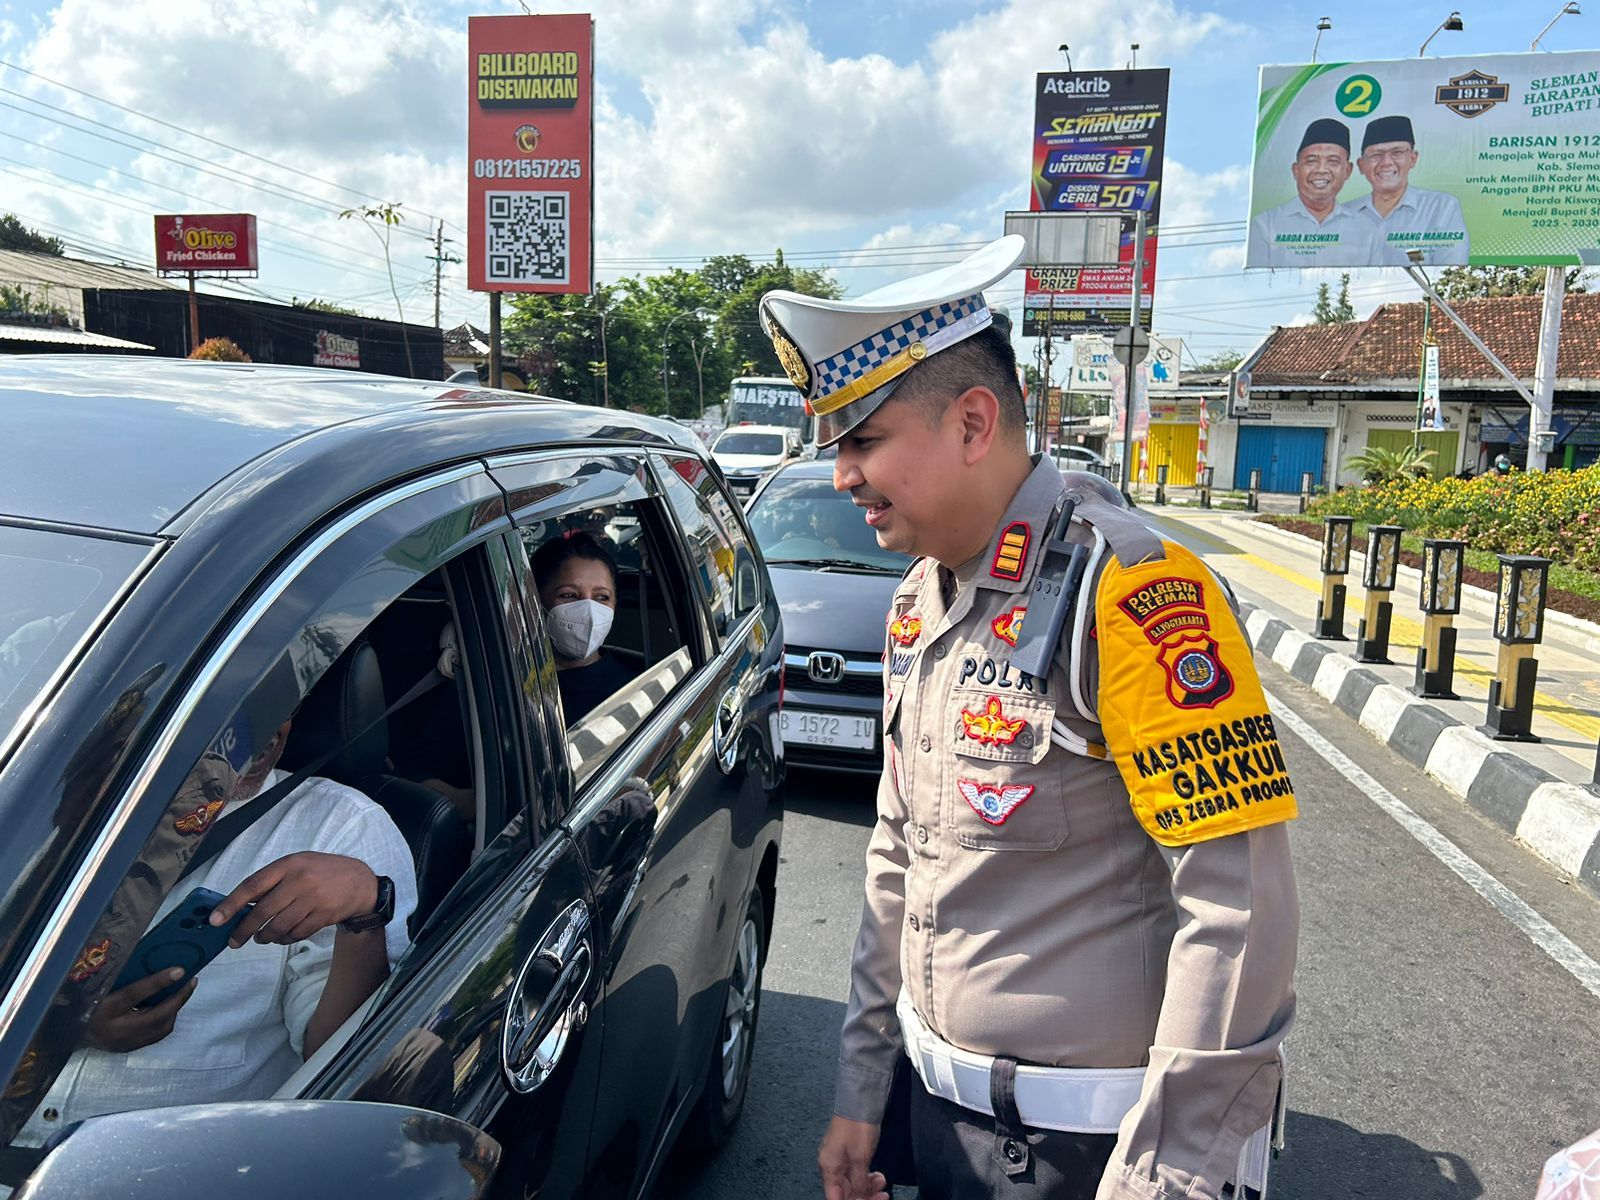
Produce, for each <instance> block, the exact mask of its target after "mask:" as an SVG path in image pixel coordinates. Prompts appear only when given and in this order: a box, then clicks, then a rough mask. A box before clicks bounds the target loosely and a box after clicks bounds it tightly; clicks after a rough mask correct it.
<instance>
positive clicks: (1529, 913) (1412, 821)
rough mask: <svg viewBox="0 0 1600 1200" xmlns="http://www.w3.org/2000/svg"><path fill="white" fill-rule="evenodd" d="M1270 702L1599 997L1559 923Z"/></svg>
mask: <svg viewBox="0 0 1600 1200" xmlns="http://www.w3.org/2000/svg"><path fill="white" fill-rule="evenodd" d="M1267 704H1268V705H1269V706H1270V707H1271V709H1272V719H1273V721H1274V722H1276V723H1280V724H1282V725H1284V726H1286V727H1287V728H1288V729H1289V730H1291V731H1292V732H1293V733H1294V735H1295V736H1296V737H1298V738H1299V739H1300V740H1301V741H1303V742H1304V743H1305V744H1306V745H1308V746H1310V747H1311V749H1313V750H1315V751H1316V752H1317V753H1318V754H1319V755H1320V756H1321V757H1322V758H1323V759H1324V760H1325V761H1326V762H1327V763H1328V765H1329V766H1331V767H1332V768H1333V769H1334V770H1335V771H1338V772H1339V773H1340V774H1341V775H1343V776H1344V777H1345V778H1346V779H1348V780H1349V781H1350V782H1351V783H1353V784H1354V785H1355V786H1356V787H1358V788H1360V789H1361V790H1362V791H1363V792H1364V793H1365V794H1366V796H1367V799H1369V800H1371V801H1372V802H1373V803H1374V804H1376V805H1377V806H1378V807H1379V808H1381V809H1383V811H1384V812H1386V813H1388V814H1389V815H1390V816H1391V817H1393V818H1394V819H1395V821H1396V822H1397V823H1398V824H1399V825H1400V827H1401V828H1402V829H1404V830H1405V831H1406V832H1407V833H1409V834H1410V835H1411V836H1412V837H1414V838H1416V839H1417V841H1419V842H1421V843H1422V844H1423V845H1424V846H1425V847H1427V849H1428V851H1429V852H1430V853H1431V854H1432V855H1433V856H1434V857H1435V858H1437V859H1438V860H1439V861H1440V862H1442V863H1443V864H1444V865H1445V866H1447V867H1449V868H1450V869H1451V870H1452V871H1454V872H1455V873H1456V874H1457V875H1458V876H1460V877H1461V879H1462V881H1463V882H1465V883H1466V885H1467V886H1468V887H1470V888H1471V889H1472V890H1473V891H1475V892H1477V893H1478V895H1480V896H1482V897H1483V898H1484V899H1485V900H1487V901H1488V902H1489V903H1490V904H1492V905H1494V907H1495V908H1496V909H1497V910H1498V911H1499V913H1500V915H1501V916H1503V917H1505V919H1506V920H1508V921H1510V922H1511V923H1512V924H1513V925H1515V926H1516V927H1517V928H1518V929H1519V930H1521V931H1522V933H1523V934H1525V935H1526V936H1527V938H1528V940H1529V941H1531V942H1532V943H1533V944H1534V945H1535V946H1537V947H1539V949H1541V950H1543V951H1544V952H1545V953H1546V954H1548V955H1549V956H1550V957H1551V958H1552V959H1554V960H1555V962H1556V963H1557V964H1558V965H1559V966H1561V967H1563V968H1564V969H1565V970H1566V971H1567V973H1568V974H1569V975H1571V976H1572V977H1573V978H1574V979H1576V980H1577V981H1578V982H1579V983H1580V984H1581V985H1582V986H1583V988H1584V990H1585V991H1587V992H1588V993H1589V994H1590V995H1591V996H1593V997H1595V998H1596V999H1597V1000H1600V963H1597V962H1595V960H1594V959H1592V958H1590V957H1589V956H1588V955H1587V954H1585V953H1584V952H1583V950H1582V949H1581V948H1580V947H1578V946H1577V945H1576V944H1575V943H1573V942H1572V940H1571V939H1569V938H1568V937H1567V936H1566V935H1565V934H1563V933H1562V932H1561V931H1560V930H1559V929H1557V928H1556V927H1555V926H1554V925H1552V924H1550V922H1549V921H1546V920H1545V919H1544V918H1543V917H1541V916H1540V915H1539V914H1538V913H1537V912H1535V911H1534V910H1533V909H1532V908H1531V907H1530V906H1529V905H1528V903H1527V902H1526V901H1525V900H1523V899H1522V897H1520V896H1518V895H1517V894H1516V893H1515V892H1513V891H1512V890H1511V889H1510V888H1508V887H1506V885H1505V884H1503V883H1501V882H1500V881H1499V880H1498V879H1496V878H1495V877H1494V876H1493V875H1491V874H1489V872H1488V871H1485V870H1484V869H1483V868H1482V867H1481V866H1479V865H1478V864H1477V863H1476V862H1475V861H1473V860H1472V859H1471V858H1469V857H1468V856H1467V855H1466V854H1465V853H1463V852H1462V850H1461V849H1460V847H1458V846H1457V845H1456V844H1455V843H1454V842H1452V841H1451V840H1450V839H1449V838H1447V837H1445V836H1444V834H1442V833H1440V832H1439V831H1438V830H1437V829H1435V828H1434V827H1433V826H1432V825H1430V824H1428V822H1427V821H1425V820H1423V818H1421V817H1420V816H1418V815H1417V814H1416V813H1415V812H1414V811H1413V810H1412V809H1411V808H1410V807H1409V806H1408V805H1407V804H1405V802H1403V801H1402V800H1400V799H1399V798H1398V797H1396V796H1395V794H1394V793H1393V792H1391V791H1390V790H1389V789H1388V788H1386V787H1384V786H1383V784H1381V783H1379V782H1378V781H1377V780H1376V779H1374V778H1373V777H1372V776H1371V775H1369V774H1367V772H1366V771H1364V770H1362V769H1361V767H1360V766H1359V765H1357V764H1356V762H1355V760H1354V759H1352V758H1351V757H1350V756H1349V755H1348V754H1346V753H1344V751H1342V750H1340V749H1339V748H1338V747H1337V746H1335V745H1334V744H1333V743H1332V742H1330V741H1329V740H1328V739H1327V738H1325V737H1323V736H1322V735H1321V734H1320V733H1318V732H1317V731H1316V730H1315V729H1313V728H1312V727H1311V726H1310V725H1308V724H1307V723H1306V722H1305V721H1304V720H1303V719H1302V718H1301V717H1300V716H1299V715H1298V714H1296V713H1295V712H1294V710H1293V709H1291V708H1290V707H1289V706H1288V705H1287V704H1285V703H1284V702H1283V701H1282V700H1281V699H1279V698H1278V697H1277V696H1274V695H1273V694H1272V693H1271V692H1268V693H1267Z"/></svg>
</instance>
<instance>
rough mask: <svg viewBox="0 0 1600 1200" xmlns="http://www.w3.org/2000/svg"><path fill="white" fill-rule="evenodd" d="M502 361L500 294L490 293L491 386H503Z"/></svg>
mask: <svg viewBox="0 0 1600 1200" xmlns="http://www.w3.org/2000/svg"><path fill="white" fill-rule="evenodd" d="M503 381H504V377H503V376H502V374H501V361H500V293H499V292H490V293H489V386H490V387H492V388H497V387H500V386H501V385H502V383H503Z"/></svg>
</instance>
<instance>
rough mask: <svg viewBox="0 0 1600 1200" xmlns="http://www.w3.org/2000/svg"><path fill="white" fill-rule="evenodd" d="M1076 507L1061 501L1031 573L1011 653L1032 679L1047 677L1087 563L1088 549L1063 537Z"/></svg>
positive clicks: (1068, 501)
mask: <svg viewBox="0 0 1600 1200" xmlns="http://www.w3.org/2000/svg"><path fill="white" fill-rule="evenodd" d="M1076 507H1077V501H1075V500H1073V499H1071V498H1070V497H1069V498H1068V499H1067V500H1065V501H1064V502H1063V503H1062V506H1061V515H1060V517H1058V518H1057V519H1056V523H1055V528H1054V529H1053V530H1051V534H1050V537H1049V538H1048V539H1047V540H1046V541H1045V544H1044V561H1043V562H1041V563H1040V564H1039V569H1038V571H1036V572H1035V573H1034V576H1033V591H1032V592H1031V593H1030V594H1029V596H1028V612H1027V615H1026V616H1024V617H1023V618H1022V632H1021V633H1020V634H1019V635H1018V636H1017V648H1016V650H1015V651H1013V652H1012V655H1011V665H1012V666H1014V667H1016V668H1017V670H1019V671H1024V672H1026V673H1027V674H1029V675H1032V676H1033V677H1034V678H1035V679H1048V678H1049V677H1050V660H1051V659H1053V658H1054V657H1055V654H1056V643H1057V642H1059V641H1060V640H1061V629H1062V626H1064V625H1065V624H1066V621H1067V614H1068V613H1069V612H1071V611H1072V604H1073V601H1074V600H1075V599H1076V598H1077V594H1078V588H1079V586H1080V585H1081V584H1082V583H1083V572H1084V570H1085V568H1086V567H1087V566H1088V561H1089V551H1088V549H1087V548H1085V547H1083V546H1080V545H1077V544H1075V543H1072V542H1068V541H1067V540H1066V539H1067V530H1068V528H1069V527H1070V526H1071V525H1072V512H1073V509H1074V508H1076Z"/></svg>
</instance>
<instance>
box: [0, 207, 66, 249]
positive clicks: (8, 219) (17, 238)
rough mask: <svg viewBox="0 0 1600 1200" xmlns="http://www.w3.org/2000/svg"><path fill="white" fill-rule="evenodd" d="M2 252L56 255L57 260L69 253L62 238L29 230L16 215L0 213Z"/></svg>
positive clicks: (0, 243)
mask: <svg viewBox="0 0 1600 1200" xmlns="http://www.w3.org/2000/svg"><path fill="white" fill-rule="evenodd" d="M0 250H26V251H28V252H30V253H32V254H54V255H55V256H56V257H57V258H60V257H61V256H63V255H64V254H66V252H67V248H66V246H64V245H63V244H62V242H61V239H60V238H55V237H49V236H47V235H46V234H42V233H40V232H39V231H38V230H36V229H29V228H28V227H27V226H26V225H24V224H23V223H22V222H21V221H20V220H18V219H17V216H16V214H15V213H0Z"/></svg>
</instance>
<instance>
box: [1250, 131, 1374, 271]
mask: <svg viewBox="0 0 1600 1200" xmlns="http://www.w3.org/2000/svg"><path fill="white" fill-rule="evenodd" d="M1353 169H1354V168H1353V167H1352V166H1351V163H1350V130H1349V129H1348V128H1347V127H1346V126H1345V125H1344V123H1343V122H1341V121H1335V120H1332V119H1331V118H1328V117H1323V118H1320V119H1318V120H1315V121H1313V122H1311V124H1310V125H1308V126H1306V131H1305V134H1304V136H1302V137H1301V139H1300V149H1299V150H1298V151H1297V152H1296V153H1295V159H1294V162H1293V164H1291V165H1290V167H1289V173H1290V174H1291V175H1293V176H1294V186H1295V193H1296V195H1295V198H1294V199H1293V200H1290V201H1289V202H1288V203H1286V204H1280V205H1278V207H1277V208H1269V209H1267V211H1265V212H1263V213H1260V214H1258V215H1257V216H1256V218H1255V220H1253V221H1251V222H1250V244H1249V247H1248V248H1247V251H1246V254H1245V265H1246V266H1248V267H1363V266H1366V265H1367V264H1369V263H1372V262H1376V261H1378V256H1379V255H1380V254H1381V253H1382V250H1381V247H1380V244H1379V239H1378V237H1377V235H1376V232H1375V231H1374V230H1373V228H1372V224H1371V222H1370V221H1367V220H1366V219H1365V218H1363V217H1361V216H1359V215H1358V214H1356V213H1354V212H1352V211H1350V210H1349V209H1348V208H1345V207H1341V206H1340V204H1339V189H1340V188H1342V187H1344V185H1345V182H1346V181H1347V180H1348V179H1349V178H1350V173H1351V171H1352V170H1353Z"/></svg>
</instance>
